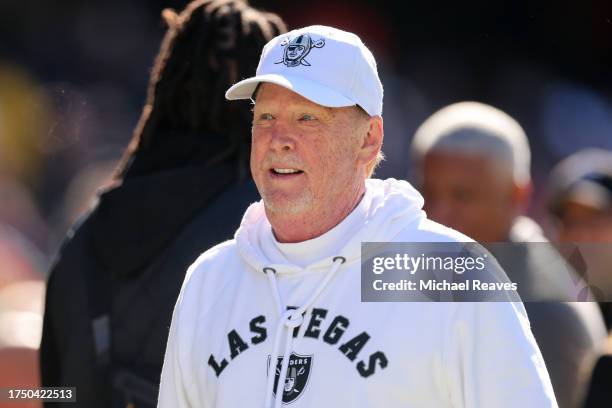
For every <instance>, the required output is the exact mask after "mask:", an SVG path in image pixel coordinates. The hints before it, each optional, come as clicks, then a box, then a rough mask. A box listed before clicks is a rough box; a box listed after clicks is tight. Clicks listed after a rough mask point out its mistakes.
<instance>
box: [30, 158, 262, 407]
mask: <svg viewBox="0 0 612 408" xmlns="http://www.w3.org/2000/svg"><path fill="white" fill-rule="evenodd" d="M230 167H231V166H230V165H229V164H223V165H217V166H216V167H212V168H210V167H208V168H204V167H200V166H196V165H194V166H188V167H184V168H177V169H173V170H166V171H160V172H154V173H152V174H148V175H143V176H138V177H131V178H127V179H125V180H124V181H123V184H122V185H121V186H119V187H116V188H114V189H111V190H109V191H106V192H104V193H103V194H101V196H100V198H99V202H98V205H97V206H96V207H95V209H94V210H93V211H92V212H91V213H90V214H89V215H88V216H87V217H86V218H85V219H84V220H83V221H82V222H81V223H80V225H79V226H78V227H77V228H76V230H75V231H74V232H73V233H71V235H70V236H69V238H68V239H67V241H66V242H65V243H64V245H63V247H62V249H61V251H60V253H59V255H58V257H57V259H56V261H55V263H54V266H53V268H52V272H51V275H50V278H49V282H48V289H47V299H46V310H45V317H44V327H43V338H42V344H41V372H42V383H43V384H44V385H45V386H74V387H76V396H77V403H76V404H74V403H66V404H65V406H66V407H72V408H76V407H87V408H96V407H100V408H102V407H104V408H109V407H125V406H126V405H128V404H129V403H133V404H134V406H136V407H152V406H155V403H156V398H157V386H158V384H159V377H160V374H161V369H162V363H163V357H164V352H165V346H166V340H167V336H168V329H169V326H170V320H171V315H172V310H173V307H174V303H175V301H176V298H177V296H178V293H179V290H180V287H181V284H182V282H183V278H184V275H185V272H186V270H187V268H188V267H189V265H190V264H191V263H192V262H193V261H194V260H195V259H196V258H197V257H198V255H199V254H200V253H202V252H204V251H205V250H206V249H208V248H209V247H211V246H213V245H215V244H217V243H219V242H222V241H224V240H226V239H230V238H232V236H233V233H234V232H235V230H236V229H237V227H238V225H239V223H240V220H241V217H242V214H243V213H244V211H245V209H246V208H247V206H248V204H249V203H250V202H253V201H255V200H257V199H258V194H257V191H256V189H255V186H254V185H253V183H252V182H250V181H249V182H243V183H240V182H237V181H235V176H233V174H235V171H234V170H235V169H234V168H230ZM50 406H53V407H58V408H59V407H62V406H64V404H53V405H50Z"/></svg>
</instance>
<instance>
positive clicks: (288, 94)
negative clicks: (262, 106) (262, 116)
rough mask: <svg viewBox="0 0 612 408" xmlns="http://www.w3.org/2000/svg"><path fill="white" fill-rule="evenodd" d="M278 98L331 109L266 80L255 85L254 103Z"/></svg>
mask: <svg viewBox="0 0 612 408" xmlns="http://www.w3.org/2000/svg"><path fill="white" fill-rule="evenodd" d="M280 98H282V99H283V100H285V99H289V100H291V101H295V102H299V103H302V104H305V105H311V106H313V107H316V108H318V109H332V108H328V107H327V106H323V105H319V104H318V103H315V102H313V101H311V100H309V99H307V98H304V97H303V96H302V95H300V94H298V93H297V92H293V91H292V90H291V89H288V88H285V87H283V86H280V85H276V84H272V83H268V82H260V83H259V85H257V88H256V89H255V92H253V102H254V103H255V105H257V102H260V103H267V102H269V101H274V100H277V99H280Z"/></svg>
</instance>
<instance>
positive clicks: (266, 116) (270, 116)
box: [259, 113, 274, 120]
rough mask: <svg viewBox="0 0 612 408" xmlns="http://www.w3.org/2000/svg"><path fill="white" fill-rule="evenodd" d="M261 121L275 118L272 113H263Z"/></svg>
mask: <svg viewBox="0 0 612 408" xmlns="http://www.w3.org/2000/svg"><path fill="white" fill-rule="evenodd" d="M259 119H260V120H272V119H274V116H272V114H270V113H262V114H261V115H259Z"/></svg>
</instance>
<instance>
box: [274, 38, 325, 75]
mask: <svg viewBox="0 0 612 408" xmlns="http://www.w3.org/2000/svg"><path fill="white" fill-rule="evenodd" d="M281 45H282V46H283V47H285V51H284V52H283V59H282V60H280V61H276V62H275V64H281V63H282V64H285V65H286V66H288V67H297V66H299V65H305V66H307V67H309V66H310V63H309V62H308V61H306V59H305V58H306V56H307V55H308V54H309V53H310V50H312V49H313V48H322V47H323V46H324V45H325V40H324V39H320V40H318V41H313V39H312V38H310V36H309V35H308V34H302V35H300V36H298V37H295V38H294V39H293V40H285V41H283V42H282V43H281Z"/></svg>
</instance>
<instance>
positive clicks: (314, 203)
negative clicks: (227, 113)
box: [251, 83, 369, 216]
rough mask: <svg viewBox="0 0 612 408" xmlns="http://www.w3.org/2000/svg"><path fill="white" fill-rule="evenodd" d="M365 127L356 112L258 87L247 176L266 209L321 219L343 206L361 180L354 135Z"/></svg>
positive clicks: (274, 87)
mask: <svg viewBox="0 0 612 408" xmlns="http://www.w3.org/2000/svg"><path fill="white" fill-rule="evenodd" d="M364 126H365V127H364ZM368 126H369V122H368V121H367V120H364V119H363V118H362V117H361V116H360V115H359V114H358V111H357V110H356V108H354V107H347V108H327V107H323V106H321V105H318V104H315V103H313V102H311V101H309V100H307V99H305V98H303V97H301V96H300V95H298V94H296V93H294V92H292V91H289V90H287V89H285V88H283V87H280V86H277V85H274V84H269V83H264V84H262V85H261V86H260V88H259V91H258V93H257V100H256V102H255V107H254V110H253V141H252V148H251V173H252V175H253V179H254V180H255V184H256V185H257V188H258V190H259V193H260V194H261V196H262V198H263V200H264V203H265V206H266V210H267V211H272V212H274V213H278V214H300V213H309V214H310V213H311V214H313V215H316V216H323V215H324V214H325V213H326V210H328V209H329V208H331V207H333V206H335V205H342V203H343V202H344V201H345V200H347V197H349V196H350V195H351V192H352V191H353V190H354V189H355V188H357V187H356V186H359V183H363V179H364V178H365V177H364V175H363V170H361V172H360V171H359V170H360V169H359V165H360V163H359V160H358V154H359V150H360V147H361V142H360V139H359V137H358V135H359V134H360V133H359V132H364V129H366V130H365V132H366V133H367V128H368ZM361 164H362V165H363V163H361Z"/></svg>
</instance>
